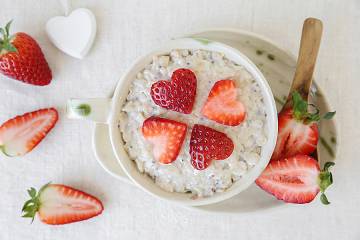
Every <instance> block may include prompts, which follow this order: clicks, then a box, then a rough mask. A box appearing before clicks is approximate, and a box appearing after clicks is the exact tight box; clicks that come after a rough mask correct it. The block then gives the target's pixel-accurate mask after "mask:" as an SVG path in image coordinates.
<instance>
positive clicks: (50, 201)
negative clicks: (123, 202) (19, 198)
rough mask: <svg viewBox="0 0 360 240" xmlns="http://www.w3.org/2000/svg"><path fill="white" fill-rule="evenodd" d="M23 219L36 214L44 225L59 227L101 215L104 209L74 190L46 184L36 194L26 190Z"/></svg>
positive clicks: (32, 189) (32, 190)
mask: <svg viewBox="0 0 360 240" xmlns="http://www.w3.org/2000/svg"><path fill="white" fill-rule="evenodd" d="M28 193H29V195H30V197H31V198H30V200H28V201H26V202H25V204H24V206H23V208H22V212H23V213H24V215H23V217H25V218H32V221H34V218H35V215H36V213H38V215H39V217H40V220H41V221H42V222H44V223H46V224H51V225H61V224H67V223H72V222H78V221H83V220H86V219H89V218H92V217H95V216H97V215H99V214H101V213H102V211H103V210H104V207H103V205H102V203H101V201H100V200H99V199H97V198H96V197H94V196H91V195H89V194H87V193H85V192H82V191H80V190H77V189H75V188H72V187H69V186H65V185H62V184H50V183H48V184H46V185H45V186H43V187H42V188H41V189H40V190H39V191H38V192H36V190H35V189H34V188H31V189H29V190H28Z"/></svg>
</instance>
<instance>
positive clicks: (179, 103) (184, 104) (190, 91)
mask: <svg viewBox="0 0 360 240" xmlns="http://www.w3.org/2000/svg"><path fill="white" fill-rule="evenodd" d="M196 84H197V79H196V76H195V74H194V73H193V72H192V71H191V70H190V69H185V68H180V69H177V70H176V71H174V72H173V74H172V76H171V81H167V80H161V81H158V82H156V83H154V84H153V85H152V86H151V92H150V95H151V98H152V99H153V101H154V103H155V104H156V105H158V106H161V107H163V108H166V109H169V110H172V111H175V112H180V113H185V114H189V113H191V111H192V108H193V106H194V102H195V96H196Z"/></svg>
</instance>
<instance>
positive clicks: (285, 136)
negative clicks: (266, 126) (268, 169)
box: [271, 108, 319, 160]
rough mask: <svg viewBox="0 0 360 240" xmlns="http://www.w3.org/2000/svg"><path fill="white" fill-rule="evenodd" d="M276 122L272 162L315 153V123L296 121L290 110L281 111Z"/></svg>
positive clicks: (316, 138)
mask: <svg viewBox="0 0 360 240" xmlns="http://www.w3.org/2000/svg"><path fill="white" fill-rule="evenodd" d="M278 121H279V128H278V138H277V141H276V147H275V150H274V153H273V155H272V157H271V159H272V160H277V159H280V158H284V157H291V156H295V155H297V154H304V155H309V154H311V153H312V152H314V151H315V149H316V146H317V142H318V139H319V130H318V124H317V122H310V123H304V121H301V120H297V119H296V118H294V114H293V110H292V109H291V108H288V109H285V110H283V111H281V112H280V113H279V117H278Z"/></svg>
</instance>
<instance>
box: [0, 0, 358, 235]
mask: <svg viewBox="0 0 360 240" xmlns="http://www.w3.org/2000/svg"><path fill="white" fill-rule="evenodd" d="M0 5H1V8H0V23H1V25H4V24H5V23H6V22H7V21H8V20H10V19H14V22H13V26H12V30H13V31H24V32H27V33H29V34H30V35H32V36H33V37H34V38H36V39H37V41H38V42H39V43H40V45H41V47H42V49H43V51H44V53H45V55H46V58H47V60H48V62H49V64H50V66H51V68H52V71H53V76H54V79H53V81H52V83H51V85H49V86H46V87H41V88H39V87H33V86H30V85H25V84H21V83H18V82H16V81H12V80H9V79H7V78H6V77H4V76H0V122H4V121H5V120H7V119H9V118H11V117H13V116H15V115H17V114H22V113H24V112H28V111H31V110H36V109H38V108H41V107H49V106H54V107H56V108H57V109H58V110H59V111H60V120H59V122H58V124H57V125H56V127H55V128H54V130H53V131H52V132H51V133H50V134H49V135H48V136H47V137H46V139H45V140H44V141H43V142H42V143H41V144H40V145H39V146H38V147H37V148H36V149H35V150H34V151H32V152H31V153H29V154H28V155H26V156H25V157H22V158H14V159H9V158H5V157H3V155H1V156H0V193H1V196H0V239H1V240H17V239H36V240H42V239H77V240H81V239H174V240H175V239H207V240H211V239H247V240H259V239H266V240H273V239H274V240H275V239H276V240H277V239H292V240H296V239H299V240H300V239H307V240H308V239H316V240H322V239H323V240H325V239H326V240H330V239H341V240H357V239H360V193H359V181H360V180H359V177H358V175H359V173H360V157H359V156H360V147H359V145H360V131H359V119H360V109H359V105H358V104H359V102H360V94H359V89H360V79H359V76H360V65H359V64H360V51H359V50H360V49H359V48H360V47H359V45H360V27H359V26H360V1H359V0H348V1H340V0H338V1H335V0H317V1H304V0H293V1H286V0H283V1H281V0H269V1H266V0H256V1H255V0H222V1H216V0H212V1H210V0H155V1H148V0H142V1H138V0H113V1H110V0H103V1H95V0H91V1H90V0H89V1H86V0H73V1H72V5H73V8H77V7H87V8H90V9H91V10H92V11H93V12H94V14H95V15H96V19H97V24H98V32H97V36H96V39H95V44H94V46H93V48H92V50H91V51H90V53H89V55H88V56H87V57H86V58H85V59H83V60H77V59H74V58H71V57H69V56H67V55H65V54H63V53H62V52H60V51H59V50H57V49H56V48H55V47H54V46H53V45H52V44H51V43H50V42H49V40H48V38H47V36H46V34H45V31H44V25H45V23H46V21H47V20H48V19H49V18H51V17H53V16H55V15H60V14H62V9H61V6H60V5H59V3H58V1H56V0H26V1H24V0H1V3H0ZM309 16H313V17H318V18H320V19H322V20H323V22H324V34H323V41H322V46H321V49H320V54H319V59H318V64H317V67H316V79H317V82H318V83H319V84H320V85H321V87H322V88H323V89H324V91H325V92H326V93H327V96H328V98H329V100H330V103H331V105H332V106H333V108H334V109H336V110H337V115H336V119H337V123H338V127H339V138H338V141H339V146H340V147H339V151H338V155H337V162H336V166H335V168H334V179H335V183H334V185H333V186H332V187H331V188H329V189H328V197H329V199H330V200H331V202H332V203H331V205H329V206H323V205H321V204H320V202H319V201H318V200H317V201H315V202H313V203H311V204H308V205H305V206H298V205H288V206H286V207H284V208H279V209H274V210H271V211H266V212H261V211H259V212H254V213H234V214H226V213H217V214H215V213H204V212H200V211H194V210H191V209H185V208H182V207H178V206H174V205H172V204H170V203H167V202H164V201H161V200H158V199H155V198H153V197H151V196H149V195H148V194H146V193H144V192H142V191H141V190H139V189H137V188H135V187H134V186H131V185H127V184H125V183H123V182H120V181H118V180H116V179H114V178H113V177H111V176H110V175H108V174H107V173H106V172H105V171H104V170H103V169H102V168H101V167H100V166H99V164H98V163H97V162H96V159H95V157H94V154H93V151H92V146H91V135H92V127H93V125H92V124H91V123H88V122H79V121H74V120H68V119H66V117H65V114H64V113H65V102H66V100H67V99H68V98H70V97H79V98H85V97H104V96H108V95H109V94H110V93H111V91H112V90H113V88H114V86H115V84H116V83H117V80H118V79H119V77H120V76H121V75H122V74H123V73H124V71H125V70H126V69H127V68H128V67H129V66H130V65H131V63H132V62H133V61H134V60H135V59H136V58H137V57H139V56H140V55H143V54H145V53H146V52H148V51H149V50H150V49H151V48H153V47H156V46H158V45H159V44H161V43H163V42H165V41H166V40H168V39H170V38H172V37H176V36H181V35H183V34H186V33H188V32H193V31H196V30H201V29H203V28H211V27H233V28H240V29H245V30H249V31H254V32H256V33H259V34H262V35H265V36H267V37H269V38H271V39H273V40H274V41H275V42H277V43H278V44H279V45H280V46H282V47H284V48H286V49H289V50H290V51H291V52H293V53H294V54H297V51H298V46H299V39H300V33H301V26H302V23H303V20H304V19H305V18H306V17H309ZM49 181H52V182H54V183H64V184H67V185H71V186H73V187H76V188H80V189H82V190H84V191H87V192H89V193H91V194H94V195H95V196H98V197H99V198H100V199H101V200H102V201H103V203H104V206H105V211H104V212H103V214H102V215H100V216H99V217H96V218H93V219H90V220H88V221H84V222H80V223H75V224H71V225H65V226H48V225H44V224H42V223H41V222H40V221H39V220H35V221H34V223H33V224H30V221H29V219H23V218H21V217H20V216H21V207H22V204H23V202H24V201H25V200H26V199H27V193H26V189H28V188H29V187H31V186H34V187H37V188H39V187H40V186H41V185H42V184H45V183H47V182H49Z"/></svg>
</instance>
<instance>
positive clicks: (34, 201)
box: [21, 182, 50, 223]
mask: <svg viewBox="0 0 360 240" xmlns="http://www.w3.org/2000/svg"><path fill="white" fill-rule="evenodd" d="M49 184H50V182H49V183H47V184H45V185H44V186H42V187H41V188H40V190H39V191H38V192H37V193H36V189H35V188H33V187H32V188H30V189H29V190H27V192H28V194H29V196H30V199H29V200H27V201H26V202H25V203H24V206H23V207H22V209H21V212H23V213H24V214H23V215H22V217H24V218H31V223H33V221H34V218H35V215H36V213H37V211H38V210H39V208H40V205H41V203H40V195H41V193H42V192H43V191H44V190H45V188H47V187H48V186H49Z"/></svg>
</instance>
